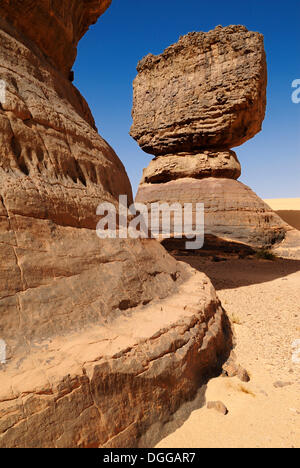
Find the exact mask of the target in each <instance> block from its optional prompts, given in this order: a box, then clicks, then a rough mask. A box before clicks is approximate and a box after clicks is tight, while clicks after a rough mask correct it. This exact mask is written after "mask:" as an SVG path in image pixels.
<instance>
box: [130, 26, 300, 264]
mask: <svg viewBox="0 0 300 468" xmlns="http://www.w3.org/2000/svg"><path fill="white" fill-rule="evenodd" d="M266 70H267V67H266V57H265V51H264V40H263V36H262V35H261V34H259V33H256V32H250V31H248V30H247V29H246V28H245V27H244V26H228V27H225V28H222V27H221V26H218V27H217V28H215V29H214V30H213V31H209V32H208V33H202V32H199V33H190V34H188V35H187V36H184V37H181V38H180V40H179V41H178V43H177V44H174V45H172V46H170V47H169V48H167V49H166V50H165V51H164V52H163V53H162V54H161V55H159V56H153V55H151V54H150V55H148V56H147V57H145V58H144V59H143V60H142V61H141V62H140V63H139V65H138V75H137V77H136V79H135V81H134V101H133V111H132V116H133V125H132V128H131V135H132V136H133V137H134V138H135V139H136V140H137V142H138V144H139V145H140V147H141V148H142V149H143V150H144V151H146V152H149V153H151V154H153V155H155V158H154V159H153V160H152V162H151V163H150V164H149V166H148V167H147V168H146V169H145V170H144V173H143V177H142V180H141V183H140V186H139V189H138V193H137V196H136V201H137V202H142V203H146V204H148V205H149V206H150V204H151V203H156V202H162V203H165V202H167V203H181V204H182V205H183V204H184V203H193V204H194V205H195V204H196V203H203V204H204V207H205V234H206V241H205V242H206V244H207V242H209V243H210V244H211V239H213V238H215V239H216V243H218V245H219V244H220V240H221V241H222V242H223V241H225V242H229V243H236V242H237V243H240V244H244V246H245V245H246V246H250V247H254V248H271V247H274V246H275V247H278V246H279V245H280V243H281V242H282V241H283V240H284V239H285V237H286V236H287V235H288V236H289V239H291V238H293V239H295V238H297V235H296V234H295V233H294V232H292V228H291V227H290V226H288V225H287V224H286V223H285V222H284V221H283V220H282V219H281V218H280V217H279V216H278V215H276V213H275V212H274V211H273V210H271V208H270V207H269V206H268V205H266V203H264V202H263V201H262V200H261V199H260V198H259V197H258V196H257V195H256V194H255V193H254V192H253V191H252V190H251V189H250V188H249V187H246V186H245V185H244V184H242V183H240V182H238V181H237V180H236V179H238V178H239V177H240V175H241V165H240V163H239V161H238V158H237V156H236V154H235V153H234V152H233V151H232V150H231V149H230V148H232V147H234V146H238V145H241V144H242V143H244V142H245V141H247V140H248V139H249V138H252V137H253V136H255V134H256V133H257V132H259V131H260V130H261V126H262V122H263V119H264V115H265V108H266V85H267V71H266ZM291 242H292V241H289V244H285V245H286V246H288V245H290V244H291ZM296 244H297V245H300V242H299V243H298V241H297V242H296ZM172 246H173V247H174V243H172ZM235 246H236V245H235ZM241 247H242V246H241ZM294 247H295V248H294V250H293V255H294V254H295V251H296V245H295V246H294ZM285 250H286V249H285Z"/></svg>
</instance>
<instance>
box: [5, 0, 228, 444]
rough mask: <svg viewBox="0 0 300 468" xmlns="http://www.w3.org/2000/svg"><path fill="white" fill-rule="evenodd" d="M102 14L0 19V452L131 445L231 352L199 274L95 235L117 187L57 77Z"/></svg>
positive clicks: (86, 8)
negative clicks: (0, 89) (101, 209)
mask: <svg viewBox="0 0 300 468" xmlns="http://www.w3.org/2000/svg"><path fill="white" fill-rule="evenodd" d="M109 3H110V2H109V1H106V0H97V1H89V0H88V1H83V0H77V1H75V2H74V1H71V0H64V1H62V2H56V1H55V2H54V1H50V2H49V1H46V0H44V1H40V2H32V1H29V0H25V1H22V2H20V1H17V0H7V1H5V2H4V3H3V2H2V3H1V6H0V16H1V19H0V78H1V80H3V81H4V82H5V88H6V89H5V99H2V102H1V108H0V139H1V150H0V258H1V261H0V340H2V341H0V345H1V354H0V355H1V363H0V447H118V446H120V447H121V446H122V447H132V446H138V445H139V444H141V442H140V441H141V437H142V436H143V434H145V433H146V432H147V431H148V432H149V431H151V427H152V425H153V424H154V423H157V422H158V421H160V422H161V423H162V424H163V423H164V422H166V421H167V420H168V419H169V418H170V416H171V415H172V413H173V412H174V411H176V410H177V409H178V407H179V406H180V405H181V404H182V403H183V402H184V401H186V400H187V399H192V398H193V397H194V396H195V394H196V393H197V391H198V389H199V387H200V386H201V385H202V383H203V382H205V379H206V378H207V375H209V374H210V373H211V372H214V370H215V369H217V368H219V366H220V365H221V363H222V360H223V357H224V356H225V355H226V353H227V352H228V350H229V348H230V347H231V336H230V330H229V329H228V325H227V322H226V317H225V314H224V311H223V309H222V307H221V305H220V303H219V301H218V299H217V297H216V295H215V292H214V289H213V288H212V285H211V283H210V282H209V280H208V279H207V278H206V277H205V276H204V275H202V274H200V273H198V272H195V271H194V270H192V269H190V268H189V267H186V266H185V265H183V264H181V263H178V262H176V261H175V260H174V259H173V258H171V257H170V256H169V255H168V254H167V253H166V251H165V250H164V249H163V248H162V247H161V246H160V245H159V243H157V242H156V241H154V240H126V239H124V240H118V239H116V240H113V239H110V240H100V239H99V238H98V237H97V236H96V232H95V229H96V223H97V221H98V218H97V217H96V208H97V206H98V204H99V203H101V202H110V203H113V204H115V205H117V201H118V196H119V195H120V194H122V195H127V197H128V201H129V202H131V201H132V192H131V186H130V183H129V180H128V177H127V175H126V172H125V169H124V167H123V165H122V163H121V162H120V160H119V159H118V157H117V156H116V154H115V152H114V151H113V149H112V148H111V147H110V146H109V145H108V144H107V143H106V142H105V141H104V140H103V139H102V138H101V137H100V136H99V135H98V133H97V131H96V129H95V124H94V120H93V118H92V115H91V113H90V110H89V108H88V105H87V104H86V102H85V101H84V99H83V98H82V96H81V95H80V93H79V92H78V91H77V89H76V88H75V87H74V86H73V85H72V84H71V82H70V80H69V75H70V70H71V66H72V64H73V60H74V57H75V55H76V45H77V42H78V40H79V38H80V37H81V36H82V34H83V33H84V32H85V31H86V30H87V28H88V26H89V25H90V24H91V23H94V22H95V20H96V19H97V18H98V16H99V15H100V14H101V13H102V12H103V11H104V10H105V8H106V7H107V6H108V5H109ZM21 4H22V5H21ZM25 13H26V14H25Z"/></svg>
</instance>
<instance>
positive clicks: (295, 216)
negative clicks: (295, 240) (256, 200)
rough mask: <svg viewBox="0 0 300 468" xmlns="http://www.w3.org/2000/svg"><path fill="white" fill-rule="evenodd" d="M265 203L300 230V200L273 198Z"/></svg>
mask: <svg viewBox="0 0 300 468" xmlns="http://www.w3.org/2000/svg"><path fill="white" fill-rule="evenodd" d="M265 202H266V203H267V204H268V205H269V206H270V207H271V208H272V209H273V210H274V211H276V213H277V214H278V215H279V216H280V217H281V218H282V219H283V220H284V221H286V222H287V223H288V224H290V225H291V226H293V227H295V228H296V229H299V230H300V198H273V199H268V200H265Z"/></svg>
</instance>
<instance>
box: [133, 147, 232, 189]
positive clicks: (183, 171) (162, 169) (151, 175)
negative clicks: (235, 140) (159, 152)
mask: <svg viewBox="0 0 300 468" xmlns="http://www.w3.org/2000/svg"><path fill="white" fill-rule="evenodd" d="M240 175H241V165H240V163H239V161H238V159H237V156H236V154H235V153H234V151H219V152H213V151H204V152H202V153H196V154H185V153H181V154H177V155H165V156H158V157H157V158H155V159H153V160H152V161H151V163H150V164H149V166H148V167H147V168H146V169H144V173H143V178H142V180H141V184H143V183H150V184H156V183H160V182H169V181H170V180H176V179H182V178H184V177H194V178H197V179H204V178H206V177H227V178H229V179H238V178H239V177H240Z"/></svg>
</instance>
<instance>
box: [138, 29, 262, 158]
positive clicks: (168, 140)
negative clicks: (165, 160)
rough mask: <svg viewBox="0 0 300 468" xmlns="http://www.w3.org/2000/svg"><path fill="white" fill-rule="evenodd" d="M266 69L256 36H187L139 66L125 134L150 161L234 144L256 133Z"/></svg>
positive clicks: (225, 32) (238, 32) (242, 32)
mask: <svg viewBox="0 0 300 468" xmlns="http://www.w3.org/2000/svg"><path fill="white" fill-rule="evenodd" d="M266 70H267V68H266V58H265V52H264V41H263V36H262V35H261V34H259V33H255V32H249V31H247V29H246V28H245V27H244V26H229V27H226V28H222V27H217V28H216V29H214V30H213V31H210V32H208V33H202V32H199V33H190V34H188V35H187V36H184V37H182V38H181V39H180V40H179V42H178V43H177V44H174V45H172V46H171V47H169V48H168V49H166V50H165V51H164V52H163V53H162V54H161V55H159V56H153V55H151V54H150V55H148V56H147V57H145V58H144V59H143V60H142V61H141V62H140V63H139V65H138V75H137V77H136V79H135V81H134V101H133V112H132V115H133V125H132V128H131V135H132V136H133V138H135V139H136V140H137V142H138V143H139V145H140V146H141V148H142V149H143V150H144V151H146V152H147V153H151V154H154V155H156V156H157V155H162V154H170V153H171V154H176V153H179V152H194V151H195V150H201V149H210V148H212V149H213V150H216V149H228V148H233V147H235V146H239V145H241V144H242V143H244V142H245V141H247V140H249V139H250V138H252V137H253V136H254V135H256V133H257V132H259V131H260V130H261V124H262V121H263V119H264V116H265V108H266V82H267V71H266Z"/></svg>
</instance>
